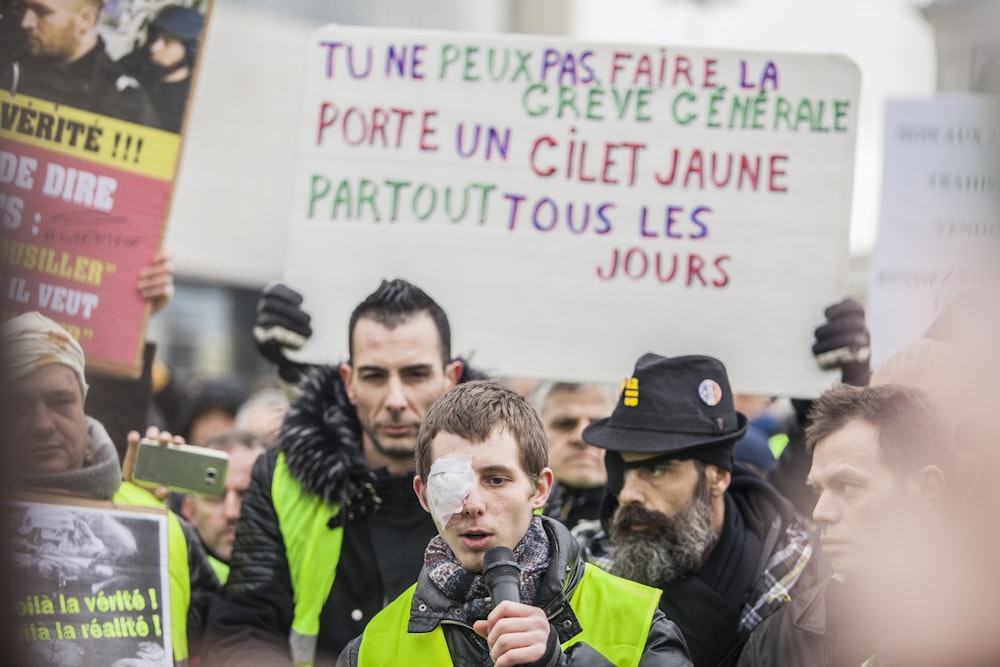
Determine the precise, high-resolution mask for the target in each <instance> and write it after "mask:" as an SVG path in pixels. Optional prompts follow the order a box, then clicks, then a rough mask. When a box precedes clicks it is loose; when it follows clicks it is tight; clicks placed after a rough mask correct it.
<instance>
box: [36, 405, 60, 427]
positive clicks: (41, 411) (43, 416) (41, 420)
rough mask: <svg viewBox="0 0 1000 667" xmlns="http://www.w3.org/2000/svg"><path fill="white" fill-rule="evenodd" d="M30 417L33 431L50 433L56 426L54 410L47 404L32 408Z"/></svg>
mask: <svg viewBox="0 0 1000 667" xmlns="http://www.w3.org/2000/svg"><path fill="white" fill-rule="evenodd" d="M30 419H31V428H32V430H33V431H36V432H38V431H41V432H45V433H48V432H50V431H52V430H53V429H54V428H55V419H53V417H52V411H51V410H50V409H48V408H47V407H46V406H45V405H36V406H35V407H33V408H31V416H30Z"/></svg>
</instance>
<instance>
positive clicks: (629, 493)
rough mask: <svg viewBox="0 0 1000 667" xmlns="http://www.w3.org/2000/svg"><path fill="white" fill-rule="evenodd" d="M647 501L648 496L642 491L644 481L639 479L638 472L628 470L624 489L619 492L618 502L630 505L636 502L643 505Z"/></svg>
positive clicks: (623, 485)
mask: <svg viewBox="0 0 1000 667" xmlns="http://www.w3.org/2000/svg"><path fill="white" fill-rule="evenodd" d="M645 501H646V496H645V494H644V493H643V491H642V482H640V481H639V480H638V474H637V473H636V471H634V470H626V471H625V479H624V481H623V483H622V490H621V491H619V492H618V504H619V505H628V504H630V503H635V504H637V505H643V504H644V503H645Z"/></svg>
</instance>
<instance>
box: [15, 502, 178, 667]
mask: <svg viewBox="0 0 1000 667" xmlns="http://www.w3.org/2000/svg"><path fill="white" fill-rule="evenodd" d="M68 502H70V501H67V500H66V499H58V498H49V499H46V501H31V502H14V503H12V504H11V506H10V508H9V516H10V517H11V518H12V520H13V522H12V527H13V530H12V536H11V538H12V539H11V549H10V553H11V561H12V565H13V569H12V572H11V573H12V575H13V577H12V581H13V589H14V591H15V592H16V596H15V599H14V611H15V614H16V617H15V618H16V622H17V627H16V628H15V635H16V638H17V640H18V641H19V642H20V643H22V644H23V645H24V651H23V654H24V655H25V657H26V658H27V659H28V662H29V663H30V664H36V663H37V664H66V665H69V664H73V665H109V666H110V665H128V664H154V665H158V664H166V665H169V664H172V657H171V656H172V645H171V634H170V609H169V605H170V596H169V584H168V580H169V579H168V577H169V575H168V571H167V562H168V561H167V515H166V511H165V510H155V509H153V510H150V509H149V508H125V507H123V506H117V507H116V508H112V507H111V505H110V503H107V504H99V503H90V502H86V501H75V502H72V504H67V503H68ZM53 658H57V659H53ZM130 660H131V662H130ZM142 660H145V661H146V662H142Z"/></svg>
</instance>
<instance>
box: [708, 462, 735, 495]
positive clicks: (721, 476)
mask: <svg viewBox="0 0 1000 667" xmlns="http://www.w3.org/2000/svg"><path fill="white" fill-rule="evenodd" d="M705 479H706V481H707V482H708V490H709V493H711V495H712V497H713V498H720V497H722V494H724V493H725V492H726V489H728V488H729V483H730V482H732V481H733V473H731V472H729V471H728V470H723V469H722V468H720V467H719V466H717V465H713V464H711V463H708V464H706V465H705Z"/></svg>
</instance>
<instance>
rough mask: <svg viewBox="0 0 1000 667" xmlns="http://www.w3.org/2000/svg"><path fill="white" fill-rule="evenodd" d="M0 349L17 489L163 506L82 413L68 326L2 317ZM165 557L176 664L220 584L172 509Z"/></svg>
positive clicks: (36, 316) (30, 315)
mask: <svg viewBox="0 0 1000 667" xmlns="http://www.w3.org/2000/svg"><path fill="white" fill-rule="evenodd" d="M0 350H2V353H3V354H2V362H3V364H2V369H0V375H2V376H3V378H4V382H3V386H2V396H0V398H2V400H0V406H2V407H3V420H2V423H3V424H4V430H3V438H4V440H5V442H4V443H3V448H4V451H5V453H6V454H7V456H8V458H9V460H10V463H11V470H10V471H9V478H10V480H11V481H12V482H13V485H14V487H15V488H17V489H19V490H23V491H29V492H43V493H58V494H61V495H67V494H68V495H71V496H76V497H79V498H85V499H90V500H101V501H112V502H114V503H116V504H124V505H139V506H148V507H156V508H162V504H161V503H160V501H159V500H157V499H156V497H155V496H154V495H153V494H152V493H151V492H149V491H147V490H146V489H143V488H141V487H139V486H137V485H136V484H134V483H132V482H129V481H123V480H122V470H121V466H120V465H119V463H118V454H117V452H116V450H115V445H114V444H113V442H112V440H111V437H110V436H109V435H108V432H107V430H106V429H105V428H104V426H103V425H102V424H101V422H99V421H98V420H96V419H94V418H93V417H89V416H87V414H86V413H85V412H84V399H85V398H86V396H87V393H88V386H87V380H86V377H85V375H84V368H85V359H84V354H83V349H82V348H81V347H80V344H79V343H77V341H76V340H74V339H73V337H72V336H71V335H70V334H69V332H68V331H66V330H65V329H64V328H63V327H61V326H59V325H58V324H57V323H56V322H53V321H52V320H50V319H49V318H47V317H45V316H44V315H41V314H40V313H38V312H27V313H24V314H22V315H19V316H17V317H14V318H12V319H10V320H7V321H5V322H3V323H2V324H0ZM151 437H152V436H151ZM136 439H137V437H136ZM167 560H168V569H169V575H170V576H169V582H170V591H169V594H170V602H171V606H170V618H169V622H170V625H171V644H172V649H173V654H174V655H173V658H174V664H176V665H185V664H187V663H188V659H189V657H191V656H192V655H193V654H196V652H197V648H198V646H199V645H200V636H201V631H202V626H203V623H204V619H205V615H206V614H207V608H208V601H209V598H210V597H211V595H212V594H213V593H215V592H216V591H217V590H218V588H219V583H218V580H217V579H216V577H215V574H214V573H213V572H212V569H211V566H210V565H209V562H208V558H207V556H206V555H205V551H204V550H203V549H202V548H201V544H200V543H199V541H198V537H197V535H196V534H195V533H194V531H193V529H192V528H191V527H190V526H189V525H188V524H187V523H186V522H183V521H182V520H180V519H179V518H178V517H177V516H175V515H174V514H168V525H167ZM49 648H54V647H49Z"/></svg>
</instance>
